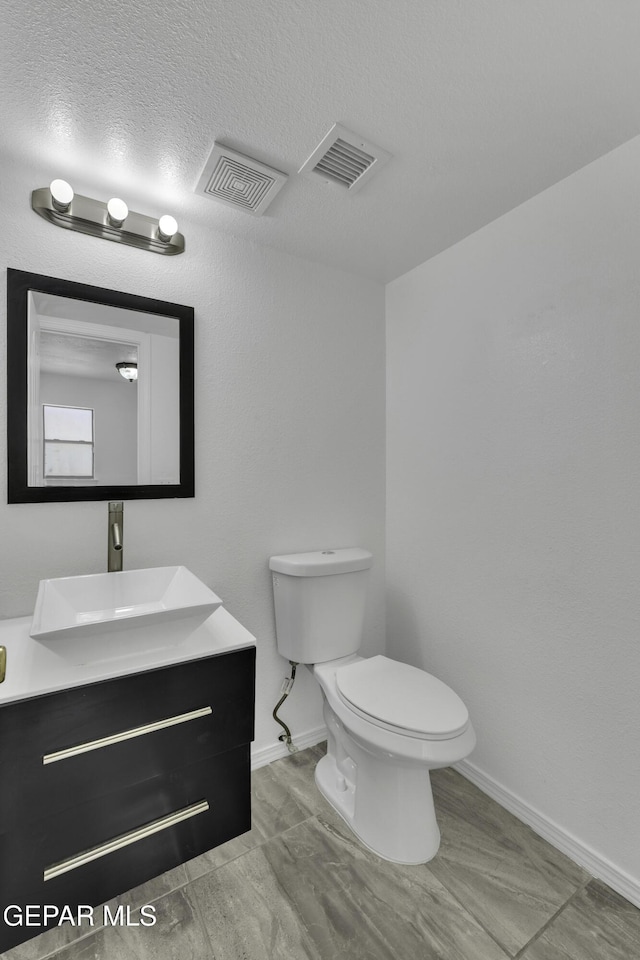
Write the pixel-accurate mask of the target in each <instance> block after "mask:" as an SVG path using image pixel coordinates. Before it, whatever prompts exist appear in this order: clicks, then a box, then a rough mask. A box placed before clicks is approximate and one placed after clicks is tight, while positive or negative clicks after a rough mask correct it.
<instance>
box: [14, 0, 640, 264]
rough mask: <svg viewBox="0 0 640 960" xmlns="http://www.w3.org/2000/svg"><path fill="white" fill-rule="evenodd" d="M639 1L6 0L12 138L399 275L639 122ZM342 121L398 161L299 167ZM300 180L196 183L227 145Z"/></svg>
mask: <svg viewBox="0 0 640 960" xmlns="http://www.w3.org/2000/svg"><path fill="white" fill-rule="evenodd" d="M638 49H640V4H637V3H636V2H635V0H431V2H429V0H377V2H375V0H315V2H314V0H253V2H251V0H171V2H169V0H164V2H162V3H161V2H159V0H93V2H91V3H88V2H87V0H30V2H28V3H26V2H25V0H3V2H2V4H1V5H0V76H1V77H2V98H1V101H2V102H1V104H0V151H1V159H2V166H3V171H2V173H3V176H4V177H10V175H11V168H12V164H23V163H29V164H36V166H37V169H38V170H41V171H42V182H38V183H34V187H37V186H42V185H44V184H45V183H47V182H48V180H49V179H51V178H52V177H53V176H62V177H64V178H66V179H68V180H70V181H71V182H72V183H73V184H74V186H75V187H76V190H77V191H78V192H80V193H88V194H90V195H92V196H95V197H98V198H102V199H105V200H106V199H108V198H109V196H111V195H113V194H116V195H118V194H119V195H121V196H123V197H124V199H126V200H127V202H128V203H129V206H130V207H131V208H132V209H134V210H139V212H141V213H147V214H149V215H158V214H160V213H162V212H165V211H166V212H169V213H172V214H174V215H175V216H176V217H177V219H178V221H179V223H180V226H181V229H183V230H184V232H185V234H186V236H187V243H188V238H189V226H190V224H192V223H194V222H195V223H198V224H200V225H210V226H211V227H212V228H214V229H216V230H220V231H222V232H227V233H231V234H234V235H235V236H238V237H243V238H246V239H249V240H254V241H256V242H258V243H263V244H268V245H270V246H273V247H276V248H278V249H281V250H285V251H288V252H290V253H294V254H298V255H300V256H304V257H308V258H311V259H314V260H319V261H322V262H325V263H330V264H333V265H337V266H340V267H343V268H345V269H347V270H351V271H354V272H358V273H362V274H366V275H368V276H372V277H376V278H378V279H380V280H389V279H391V278H393V277H396V276H398V275H399V274H401V273H403V272H405V271H406V270H408V269H410V268H411V267H413V266H415V265H416V264H418V263H420V262H422V261H423V260H425V259H427V258H428V257H431V256H433V255H434V254H436V253H438V252H439V251H440V250H442V249H444V248H445V247H447V246H449V245H451V244H452V243H455V242H456V241H457V240H460V239H461V238H462V237H464V236H466V235H468V234H469V233H472V232H473V231H474V230H477V229H478V228H479V227H481V226H483V225H484V224H486V223H488V222H489V221H491V220H493V219H495V218H496V217H498V216H500V215H501V214H503V213H506V212H507V211H508V210H510V209H512V208H513V207H514V206H516V205H517V204H519V203H521V202H523V201H524V200H526V199H528V198H529V197H531V196H533V195H535V194H536V193H538V192H540V191H541V190H543V189H545V188H546V187H548V186H550V185H551V184H553V183H555V182H557V181H558V180H560V179H562V178H563V177H565V176H567V175H569V174H570V173H572V172H574V171H575V170H577V169H578V168H580V167H582V166H584V165H585V164H586V163H589V162H590V161H592V160H594V159H596V158H597V157H599V156H601V155H602V154H604V153H606V152H608V151H609V150H611V149H613V148H614V147H616V146H618V145H620V144H621V143H623V142H625V141H626V140H628V139H630V138H631V137H634V136H636V135H637V134H638V133H639V132H640V98H639V97H638V89H639V88H640V57H639V56H638ZM335 121H339V122H341V123H343V124H344V125H345V126H347V127H349V128H351V129H353V130H355V131H356V132H358V133H359V134H361V135H362V136H364V137H366V138H368V139H370V140H372V141H374V142H375V143H378V144H379V145H380V146H381V147H383V148H384V149H386V150H389V151H390V152H391V153H392V154H393V155H394V156H393V159H392V160H391V161H390V163H389V164H388V165H387V166H386V167H384V169H382V170H381V171H380V173H379V174H378V175H377V176H375V177H374V178H373V179H372V180H371V182H370V183H368V184H366V185H365V186H364V187H363V188H362V190H361V191H360V192H359V193H357V194H356V195H354V196H350V195H348V194H347V193H346V192H345V191H344V190H342V189H341V188H340V187H337V186H335V185H328V184H326V183H324V182H323V181H322V180H319V179H309V178H307V177H305V176H299V175H298V174H297V173H296V171H297V170H298V169H299V167H300V166H301V165H302V163H303V162H304V161H305V160H306V159H307V157H308V155H309V154H310V153H311V152H312V150H313V149H314V148H315V147H316V145H317V144H318V142H319V141H320V140H321V138H322V137H323V136H324V134H325V133H326V132H327V131H328V129H329V128H330V127H331V125H332V124H333V123H334V122H335ZM216 139H217V140H221V141H223V142H224V143H225V144H227V145H228V146H230V147H232V148H235V149H237V150H240V151H243V152H246V153H249V154H250V155H252V156H254V157H255V158H256V159H258V160H261V161H263V162H265V163H268V164H270V165H272V166H274V167H276V168H278V169H280V170H283V171H284V172H286V173H289V174H290V175H291V176H290V179H289V182H288V183H287V184H286V186H285V188H284V189H283V190H282V191H281V193H280V194H279V195H278V196H277V197H276V199H275V201H274V203H273V205H272V206H271V207H270V208H269V210H268V212H267V214H265V215H264V216H263V217H261V218H258V217H252V216H250V215H248V214H246V213H244V212H241V211H235V210H232V209H230V208H228V207H225V206H222V205H220V204H217V203H215V202H214V201H212V200H209V199H206V198H204V197H198V196H196V195H195V194H194V192H193V191H194V187H195V184H196V182H197V180H198V177H199V175H200V172H201V170H202V167H203V165H204V163H205V160H206V159H207V156H208V154H209V152H210V150H211V147H212V144H213V141H214V140H216Z"/></svg>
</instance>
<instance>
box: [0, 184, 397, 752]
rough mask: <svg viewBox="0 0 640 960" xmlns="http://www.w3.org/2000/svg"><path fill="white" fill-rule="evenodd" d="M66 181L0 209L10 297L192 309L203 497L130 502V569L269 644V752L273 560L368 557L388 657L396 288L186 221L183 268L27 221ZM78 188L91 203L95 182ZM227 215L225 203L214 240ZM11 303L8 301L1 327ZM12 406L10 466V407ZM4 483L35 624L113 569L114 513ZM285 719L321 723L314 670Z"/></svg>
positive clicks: (261, 740) (19, 604) (261, 662)
mask: <svg viewBox="0 0 640 960" xmlns="http://www.w3.org/2000/svg"><path fill="white" fill-rule="evenodd" d="M61 173H62V175H64V171H62V172H61ZM57 175H60V172H59V171H54V170H50V169H45V168H40V169H35V170H32V171H29V170H27V169H25V168H20V169H16V168H13V169H11V168H7V167H6V165H5V169H4V170H3V176H2V177H1V178H0V192H1V195H0V208H1V209H2V211H3V216H4V217H5V222H6V223H10V224H11V230H9V231H4V233H3V234H2V235H1V236H0V263H1V264H2V267H3V271H2V287H3V288H4V284H5V280H6V275H5V274H4V267H6V266H11V267H15V268H18V269H22V270H28V271H33V272H35V273H43V274H47V275H49V276H54V277H64V278H67V279H70V280H78V281H82V282H84V283H89V284H96V285H98V286H104V287H110V288H113V289H118V290H123V291H126V292H128V293H136V294H143V295H146V296H151V297H157V298H160V299H168V300H171V301H173V302H176V303H186V304H189V305H192V306H193V307H194V308H195V316H196V335H195V342H196V443H197V448H196V497H195V499H194V500H151V501H127V502H126V503H125V521H124V528H125V548H124V550H125V555H124V563H125V567H128V568H135V567H144V566H153V565H160V564H174V563H182V564H185V565H186V566H188V567H189V568H190V569H191V570H193V572H194V573H195V574H196V575H198V576H199V577H201V578H202V579H203V580H204V581H205V582H206V583H207V584H209V585H210V586H211V587H212V588H213V589H214V590H215V591H216V593H218V594H219V595H220V596H221V597H222V598H223V599H224V601H225V606H226V607H227V609H228V610H229V611H230V612H231V613H232V614H233V615H234V616H236V617H237V618H238V619H239V620H240V621H241V622H242V623H243V624H244V625H245V626H246V627H247V628H248V629H249V630H251V631H252V632H253V633H254V634H256V636H257V638H258V678H257V736H256V747H258V748H261V747H266V746H268V745H270V744H272V743H274V742H276V738H277V735H278V734H279V733H280V732H281V731H280V728H279V727H277V725H276V724H275V723H274V722H273V720H272V719H271V710H272V708H273V706H274V704H275V702H276V701H277V699H278V697H279V691H280V684H281V681H282V678H283V676H284V675H285V671H286V670H288V663H287V662H286V661H284V660H282V659H281V658H280V657H279V656H278V655H277V653H276V648H275V638H274V623H273V611H272V599H271V582H270V577H269V572H268V568H267V561H268V557H269V556H270V555H271V554H273V553H283V552H291V551H296V550H309V549H315V548H320V547H326V546H345V545H353V544H358V545H362V546H364V547H367V548H369V549H370V550H372V551H373V553H374V554H375V556H376V567H375V570H374V571H373V578H372V587H373V589H372V591H371V602H370V605H369V625H368V633H367V639H366V648H368V649H369V650H370V651H371V652H374V651H376V650H379V649H381V648H382V645H383V632H384V624H383V616H384V614H383V583H384V581H383V568H384V561H383V550H384V523H383V518H384V467H383V463H384V319H383V318H384V297H383V288H382V287H381V286H379V285H378V284H375V283H373V282H371V281H369V280H363V279H360V278H357V277H354V276H352V275H350V274H347V273H342V272H340V271H337V270H332V269H329V268H326V267H323V266H319V265H316V264H313V263H310V262H308V261H305V260H302V259H300V258H297V257H291V256H287V255H283V254H280V253H277V252H275V251H273V250H271V249H267V248H261V247H257V246H253V245H251V244H248V243H246V242H240V241H237V240H234V238H233V237H231V236H224V235H222V234H220V233H216V232H215V229H213V227H212V229H211V230H204V229H202V228H196V227H193V226H192V225H190V224H189V223H188V222H181V229H182V230H183V231H184V233H185V235H186V238H187V251H186V253H185V254H184V255H182V256H178V257H160V256H157V255H154V254H151V253H146V252H144V251H141V250H136V249H134V248H130V247H125V246H120V245H119V244H115V243H108V242H106V241H102V240H98V239H95V238H93V237H86V236H82V235H81V234H77V233H73V232H71V231H67V230H61V229H59V228H56V227H54V226H53V225H51V224H49V223H47V222H46V221H44V220H42V219H41V218H39V217H38V216H36V214H34V213H33V212H32V210H31V209H30V205H29V197H30V191H31V190H32V189H33V188H34V187H39V186H42V185H43V184H46V183H48V182H49V180H51V178H52V177H53V176H57ZM76 186H77V189H78V192H80V193H89V194H90V193H91V184H90V183H89V184H86V185H84V184H77V185H76ZM127 200H128V202H129V203H130V206H131V207H132V208H133V209H138V207H137V205H136V202H135V198H134V197H127ZM158 203H159V206H158V212H162V205H161V198H158ZM216 209H217V208H216V205H215V204H214V203H213V202H212V203H211V223H212V225H215V221H216ZM140 212H142V213H148V214H150V215H151V214H153V213H154V211H153V210H150V209H148V207H147V206H146V205H140ZM274 215H275V214H274ZM5 303H6V298H5V295H4V290H2V293H1V295H0V309H1V311H2V314H1V316H2V322H3V325H4V315H5ZM0 342H1V344H2V346H1V350H2V357H0V364H2V365H3V366H4V363H5V359H4V351H5V341H4V336H2V337H1V338H0ZM0 403H1V409H0V425H1V430H2V436H1V438H0V451H1V453H0V456H1V457H2V459H3V460H4V457H5V449H6V440H5V428H6V412H5V398H4V397H3V396H2V397H0ZM0 473H1V475H2V481H1V482H2V485H3V489H2V492H1V494H0V537H1V540H0V542H1V543H2V544H3V545H4V549H3V550H2V551H1V552H0V572H1V576H0V615H1V616H3V617H12V616H18V615H24V614H28V613H30V612H31V610H32V609H33V603H34V600H35V596H36V590H37V586H38V581H39V580H40V579H41V578H44V577H52V576H53V577H55V576H64V575H69V574H76V573H92V572H99V571H103V570H105V569H106V555H105V554H106V548H105V543H106V524H107V505H106V503H104V502H97V503H76V504H74V503H69V504H67V503H61V504H34V505H25V504H14V505H10V506H8V505H7V504H6V488H5V486H4V484H5V483H6V481H5V473H6V470H5V468H4V466H2V467H1V468H0ZM9 545H10V546H9ZM283 716H284V717H285V718H286V719H287V720H288V722H289V723H290V725H291V727H292V730H293V733H294V735H295V734H296V733H304V732H305V731H307V730H309V729H311V728H313V727H315V726H318V725H320V724H321V723H322V716H321V709H320V697H319V694H318V692H317V690H316V688H315V685H314V683H313V681H312V680H311V677H310V676H309V674H308V673H307V671H303V670H301V671H300V673H299V680H296V685H295V688H294V692H293V693H292V695H291V697H290V699H289V701H287V705H286V708H285V709H284V710H283Z"/></svg>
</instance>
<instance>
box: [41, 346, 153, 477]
mask: <svg viewBox="0 0 640 960" xmlns="http://www.w3.org/2000/svg"><path fill="white" fill-rule="evenodd" d="M162 339H163V340H164V339H166V338H164V337H163V338H162ZM120 380H121V381H122V382H121V383H118V381H117V380H116V381H111V380H102V379H100V378H99V377H93V378H91V379H89V378H88V377H65V376H63V375H61V374H57V373H41V374H40V403H41V404H43V403H54V404H59V405H61V406H68V407H91V408H92V409H93V430H94V465H93V466H94V473H95V479H96V481H97V482H98V483H100V484H109V483H112V484H126V483H137V478H138V420H137V417H138V396H137V384H135V383H126V382H125V381H124V380H122V377H120ZM49 482H50V481H49ZM59 483H62V484H64V481H59Z"/></svg>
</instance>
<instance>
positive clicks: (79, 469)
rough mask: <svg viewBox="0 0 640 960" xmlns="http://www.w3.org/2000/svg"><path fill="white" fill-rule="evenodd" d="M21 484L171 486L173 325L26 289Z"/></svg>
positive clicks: (176, 375)
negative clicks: (23, 474) (24, 441)
mask: <svg viewBox="0 0 640 960" xmlns="http://www.w3.org/2000/svg"><path fill="white" fill-rule="evenodd" d="M27 337H28V347H27V484H28V486H29V487H56V486H58V487H59V486H63V487H69V486H82V487H87V486H96V487H100V486H109V487H111V486H123V485H127V486H128V485H142V484H153V485H165V484H178V483H179V482H180V322H179V319H178V318H177V317H171V316H162V315H158V314H153V313H147V312H138V311H135V310H131V309H124V308H120V307H117V306H112V305H109V304H105V303H97V302H88V301H85V300H78V299H71V298H67V297H63V296H57V295H55V294H52V293H48V292H42V291H38V290H30V291H29V293H28V334H27Z"/></svg>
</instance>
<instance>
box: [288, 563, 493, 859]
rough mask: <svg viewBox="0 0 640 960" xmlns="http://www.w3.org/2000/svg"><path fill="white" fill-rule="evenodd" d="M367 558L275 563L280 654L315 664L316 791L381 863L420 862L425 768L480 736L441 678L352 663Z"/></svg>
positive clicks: (430, 839)
mask: <svg viewBox="0 0 640 960" xmlns="http://www.w3.org/2000/svg"><path fill="white" fill-rule="evenodd" d="M372 559H373V558H372V555H371V554H370V553H369V552H368V551H367V550H362V549H360V548H358V547H350V548H346V549H339V550H322V551H317V552H313V553H294V554H289V555H287V556H280V557H271V560H270V561H269V567H270V569H271V571H272V581H273V595H274V603H275V614H276V634H277V644H278V651H279V652H280V653H281V654H282V656H283V657H286V658H287V659H288V660H291V661H293V662H294V663H304V664H307V665H308V666H309V667H311V669H312V672H313V675H314V677H315V678H316V680H317V681H318V683H319V685H320V689H321V690H322V695H323V701H324V718H325V722H326V725H327V731H328V747H327V755H326V756H325V757H323V758H322V760H320V762H319V763H318V765H317V767H316V770H315V779H316V784H317V786H318V789H319V790H320V792H321V793H322V794H323V795H324V797H325V798H326V799H327V800H328V801H329V803H330V804H331V806H332V807H333V808H334V809H335V810H336V811H337V813H339V814H340V816H341V817H342V818H343V819H344V820H345V821H346V823H347V824H348V825H349V827H350V828H351V830H352V831H353V832H354V834H355V835H356V836H357V837H358V838H359V840H360V841H361V842H362V843H363V844H364V845H365V846H366V847H368V848H369V849H370V850H372V851H373V852H374V853H376V854H377V855H378V856H380V857H382V858H383V859H385V860H392V861H394V862H396V863H407V864H418V863H426V862H427V861H428V860H431V859H432V858H433V857H434V856H435V854H436V853H437V850H438V847H439V845H440V831H439V829H438V825H437V823H436V816H435V810H434V806H433V797H432V793H431V783H430V780H429V771H430V770H434V769H436V768H437V767H446V766H449V765H450V764H452V763H456V762H457V761H458V760H462V759H463V758H464V757H466V756H468V755H469V754H470V753H471V751H472V750H473V748H474V746H475V742H476V737H475V733H474V730H473V727H472V725H471V721H470V719H469V714H468V711H467V708H466V707H465V705H464V703H463V702H462V700H461V699H460V697H458V695H457V694H456V693H454V692H453V690H451V688H450V687H448V686H447V685H446V684H444V683H442V681H440V680H437V679H436V678H435V677H433V676H431V674H429V673H426V672H425V671H424V670H420V669H418V668H417V667H413V666H410V665H409V664H406V663H400V662H398V661H397V660H391V659H390V658H388V657H384V656H375V657H368V658H365V657H361V656H358V653H357V651H358V648H359V646H360V642H361V639H362V629H363V623H364V612H365V601H366V592H367V578H368V571H369V568H370V567H371V563H372Z"/></svg>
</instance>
